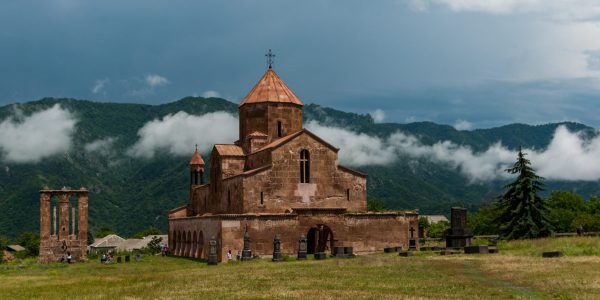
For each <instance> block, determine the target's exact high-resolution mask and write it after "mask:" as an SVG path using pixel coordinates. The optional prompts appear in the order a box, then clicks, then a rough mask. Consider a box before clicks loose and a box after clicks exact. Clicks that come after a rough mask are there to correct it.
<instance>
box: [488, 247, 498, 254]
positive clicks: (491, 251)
mask: <svg viewBox="0 0 600 300" xmlns="http://www.w3.org/2000/svg"><path fill="white" fill-rule="evenodd" d="M488 252H489V253H498V248H497V247H488Z"/></svg>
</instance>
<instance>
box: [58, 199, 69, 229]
mask: <svg viewBox="0 0 600 300" xmlns="http://www.w3.org/2000/svg"><path fill="white" fill-rule="evenodd" d="M58 213H59V217H58V218H59V219H60V225H59V228H58V240H64V239H68V238H69V230H68V229H69V192H60V193H59V194H58Z"/></svg>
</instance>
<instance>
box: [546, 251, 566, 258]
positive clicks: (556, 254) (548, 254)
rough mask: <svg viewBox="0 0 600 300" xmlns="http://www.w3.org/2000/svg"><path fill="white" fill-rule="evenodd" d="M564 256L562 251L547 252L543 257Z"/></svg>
mask: <svg viewBox="0 0 600 300" xmlns="http://www.w3.org/2000/svg"><path fill="white" fill-rule="evenodd" d="M563 255H564V254H563V253H562V251H547V252H544V253H542V257H561V256H563Z"/></svg>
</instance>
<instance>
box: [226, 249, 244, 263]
mask: <svg viewBox="0 0 600 300" xmlns="http://www.w3.org/2000/svg"><path fill="white" fill-rule="evenodd" d="M235 258H236V260H242V253H241V252H240V250H238V251H237V254H236V255H235ZM232 260H233V254H232V253H231V250H228V251H227V261H232Z"/></svg>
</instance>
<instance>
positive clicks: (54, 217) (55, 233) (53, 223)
mask: <svg viewBox="0 0 600 300" xmlns="http://www.w3.org/2000/svg"><path fill="white" fill-rule="evenodd" d="M57 224H58V223H57V221H56V205H54V206H53V207H52V228H53V230H52V236H53V237H55V238H58V230H57V229H56V228H57V226H58V225H57Z"/></svg>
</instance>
